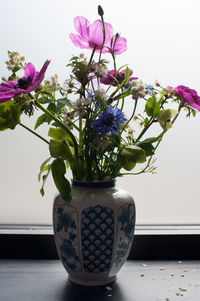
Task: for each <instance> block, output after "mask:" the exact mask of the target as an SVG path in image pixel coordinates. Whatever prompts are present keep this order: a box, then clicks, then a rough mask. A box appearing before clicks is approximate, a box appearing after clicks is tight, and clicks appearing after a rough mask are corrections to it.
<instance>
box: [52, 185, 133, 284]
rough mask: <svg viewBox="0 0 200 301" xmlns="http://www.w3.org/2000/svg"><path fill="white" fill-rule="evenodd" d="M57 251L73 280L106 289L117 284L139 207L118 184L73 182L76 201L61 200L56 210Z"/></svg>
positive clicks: (54, 217)
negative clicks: (106, 286)
mask: <svg viewBox="0 0 200 301" xmlns="http://www.w3.org/2000/svg"><path fill="white" fill-rule="evenodd" d="M53 224H54V236H55V241H56V247H57V250H58V254H59V257H60V260H61V261H62V263H63V265H64V267H65V269H66V270H67V272H68V274H69V280H70V281H71V282H73V283H76V284H79V285H88V286H95V285H97V286H98V285H106V284H109V283H111V282H113V281H115V280H116V274H117V273H118V272H119V270H120V269H121V267H122V265H123V264H124V263H125V261H126V259H127V257H128V254H129V252H130V249H131V245H132V241H133V235H134V228H135V204H134V200H133V198H132V197H131V195H130V194H129V193H128V192H126V191H124V190H121V189H118V188H116V187H115V181H110V182H106V181H102V182H101V181H99V182H81V181H73V182H72V201H71V202H70V203H69V202H66V201H64V200H63V199H62V198H61V197H60V196H57V197H56V199H55V202H54V208H53Z"/></svg>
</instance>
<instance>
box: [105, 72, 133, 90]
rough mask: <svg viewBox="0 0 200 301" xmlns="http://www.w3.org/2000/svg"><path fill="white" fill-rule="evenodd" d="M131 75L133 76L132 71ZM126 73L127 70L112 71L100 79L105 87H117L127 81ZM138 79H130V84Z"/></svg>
mask: <svg viewBox="0 0 200 301" xmlns="http://www.w3.org/2000/svg"><path fill="white" fill-rule="evenodd" d="M129 71H130V75H132V74H133V71H132V70H131V69H130V70H129ZM125 73H126V69H124V70H122V71H121V72H118V73H117V71H116V70H114V69H113V70H110V71H108V74H107V75H106V76H104V77H102V78H101V79H100V82H101V83H102V84H104V85H112V86H117V85H118V84H121V83H122V82H123V80H124V79H125ZM136 79H138V78H137V77H130V78H129V82H131V81H133V80H136Z"/></svg>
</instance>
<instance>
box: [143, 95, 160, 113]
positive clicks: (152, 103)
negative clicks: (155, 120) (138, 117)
mask: <svg viewBox="0 0 200 301" xmlns="http://www.w3.org/2000/svg"><path fill="white" fill-rule="evenodd" d="M145 111H146V113H147V115H148V116H150V117H158V116H159V113H160V104H159V102H158V101H157V99H156V96H155V95H153V96H152V97H150V98H149V99H148V100H147V102H146V105H145Z"/></svg>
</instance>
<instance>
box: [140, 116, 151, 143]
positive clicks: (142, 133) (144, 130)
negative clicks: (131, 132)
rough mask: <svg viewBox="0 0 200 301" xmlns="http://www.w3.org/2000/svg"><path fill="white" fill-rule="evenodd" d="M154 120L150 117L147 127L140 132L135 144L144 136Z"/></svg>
mask: <svg viewBox="0 0 200 301" xmlns="http://www.w3.org/2000/svg"><path fill="white" fill-rule="evenodd" d="M154 120H155V118H154V117H151V118H150V120H149V123H148V125H147V126H146V127H145V128H144V129H143V130H142V132H141V133H140V135H139V136H138V137H137V139H136V141H135V142H138V141H139V140H140V138H141V137H142V136H143V135H144V133H146V131H147V130H148V128H149V127H150V126H151V125H152V124H153V123H154Z"/></svg>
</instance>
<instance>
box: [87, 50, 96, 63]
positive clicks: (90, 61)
mask: <svg viewBox="0 0 200 301" xmlns="http://www.w3.org/2000/svg"><path fill="white" fill-rule="evenodd" d="M96 48H97V45H94V48H93V50H92V54H91V57H90V60H89V63H88V66H90V65H91V63H92V59H93V56H94V53H95V50H96Z"/></svg>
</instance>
